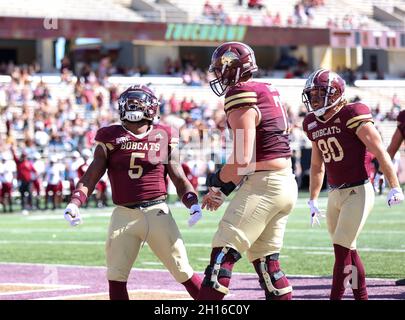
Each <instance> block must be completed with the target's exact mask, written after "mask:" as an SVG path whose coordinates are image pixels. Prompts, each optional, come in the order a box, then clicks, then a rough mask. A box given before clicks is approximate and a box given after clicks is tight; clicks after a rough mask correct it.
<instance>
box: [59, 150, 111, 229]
mask: <svg viewBox="0 0 405 320" xmlns="http://www.w3.org/2000/svg"><path fill="white" fill-rule="evenodd" d="M106 169H107V158H106V155H105V151H104V149H103V148H102V146H101V145H97V147H96V150H95V151H94V158H93V161H92V162H91V164H90V166H89V168H88V169H87V171H86V172H85V174H84V175H83V177H82V178H81V179H80V180H79V182H78V183H77V186H76V189H75V190H74V191H73V193H72V197H71V199H70V203H69V204H68V205H67V207H66V209H65V212H64V216H65V219H66V220H67V221H69V222H70V224H71V225H72V226H76V225H78V224H80V223H81V222H82V218H81V216H80V211H79V208H80V206H81V205H83V204H85V203H86V201H87V197H88V196H89V195H91V194H92V193H93V191H94V188H95V186H96V184H97V182H98V181H99V180H100V179H101V177H102V176H103V175H104V173H105V171H106Z"/></svg>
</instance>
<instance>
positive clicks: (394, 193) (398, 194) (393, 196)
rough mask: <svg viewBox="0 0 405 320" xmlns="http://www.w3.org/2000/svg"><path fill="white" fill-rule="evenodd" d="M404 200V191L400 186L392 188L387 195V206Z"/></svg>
mask: <svg viewBox="0 0 405 320" xmlns="http://www.w3.org/2000/svg"><path fill="white" fill-rule="evenodd" d="M402 201H404V193H403V192H402V189H401V188H392V189H391V190H390V192H389V193H388V195H387V202H388V206H390V207H391V206H393V205H396V204H400V203H401V202H402Z"/></svg>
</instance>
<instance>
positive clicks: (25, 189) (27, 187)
mask: <svg viewBox="0 0 405 320" xmlns="http://www.w3.org/2000/svg"><path fill="white" fill-rule="evenodd" d="M11 153H12V155H13V159H14V161H15V164H16V166H17V179H18V182H19V191H20V196H21V209H22V210H23V211H24V210H30V209H31V208H32V176H33V175H34V174H35V173H36V171H35V168H34V166H33V165H32V163H31V161H29V160H28V159H27V154H26V153H25V152H24V151H23V152H22V153H21V156H20V158H18V157H17V155H16V151H15V147H14V145H12V146H11Z"/></svg>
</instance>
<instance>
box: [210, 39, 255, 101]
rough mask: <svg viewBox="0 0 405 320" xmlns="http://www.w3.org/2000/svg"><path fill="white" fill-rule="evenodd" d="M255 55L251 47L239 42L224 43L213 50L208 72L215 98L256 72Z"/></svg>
mask: <svg viewBox="0 0 405 320" xmlns="http://www.w3.org/2000/svg"><path fill="white" fill-rule="evenodd" d="M257 69H258V68H257V65H256V58H255V54H254V52H253V50H252V48H251V47H249V46H248V45H247V44H244V43H241V42H225V43H223V44H221V45H220V46H219V47H218V48H216V49H215V51H214V53H213V54H212V58H211V65H210V67H209V70H208V71H209V72H212V73H214V75H215V79H214V80H211V81H210V87H211V89H212V91H214V93H215V94H216V95H217V96H222V95H223V94H224V93H225V92H226V90H227V88H228V87H229V86H234V85H236V84H237V83H239V82H240V81H241V80H244V79H245V78H246V79H248V78H250V77H251V76H252V73H253V72H255V71H257Z"/></svg>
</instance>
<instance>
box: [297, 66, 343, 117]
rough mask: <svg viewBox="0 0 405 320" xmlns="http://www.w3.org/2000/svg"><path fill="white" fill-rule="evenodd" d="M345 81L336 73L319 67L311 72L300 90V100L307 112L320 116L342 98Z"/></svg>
mask: <svg viewBox="0 0 405 320" xmlns="http://www.w3.org/2000/svg"><path fill="white" fill-rule="evenodd" d="M344 91H345V81H344V80H343V79H342V78H341V77H340V76H339V75H338V74H336V73H334V72H331V71H328V70H325V69H320V70H317V71H315V72H313V73H312V74H311V75H310V76H309V77H308V80H307V82H306V83H305V88H304V90H303V91H302V102H303V103H304V105H305V107H306V108H307V111H308V112H309V113H312V112H313V113H314V114H315V116H317V117H321V116H323V115H324V114H325V113H326V111H327V110H328V109H330V108H333V107H335V106H337V105H338V104H339V103H340V102H342V101H343V99H344Z"/></svg>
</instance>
